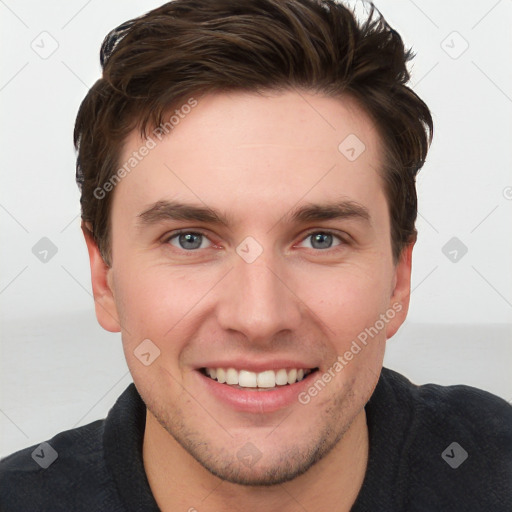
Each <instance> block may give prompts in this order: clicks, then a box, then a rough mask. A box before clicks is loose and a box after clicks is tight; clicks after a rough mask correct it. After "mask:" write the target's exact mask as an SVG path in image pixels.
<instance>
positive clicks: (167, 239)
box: [163, 229, 350, 254]
mask: <svg viewBox="0 0 512 512" xmlns="http://www.w3.org/2000/svg"><path fill="white" fill-rule="evenodd" d="M318 233H322V234H324V235H332V236H333V237H334V238H337V239H338V240H339V241H340V243H339V244H338V245H335V246H334V247H330V248H328V249H315V248H311V250H313V251H315V252H325V253H327V252H330V251H336V250H337V249H338V250H339V249H340V248H343V247H344V246H347V245H349V243H350V242H349V241H348V240H347V238H348V235H347V238H344V237H342V236H341V235H340V234H338V233H337V232H335V231H331V230H329V229H320V230H319V229H316V230H313V231H309V232H308V233H306V234H305V235H304V237H303V238H302V239H301V242H304V241H305V240H306V239H307V238H309V237H310V236H312V235H316V234H318ZM183 234H192V235H202V236H204V237H205V238H207V239H208V240H210V239H209V237H208V235H207V234H206V233H204V232H203V231H201V230H186V229H183V230H178V231H173V232H172V233H171V234H169V235H168V236H166V237H165V238H164V239H163V243H164V244H168V245H170V244H169V242H170V241H171V240H173V239H174V238H177V237H178V236H179V235H183ZM210 242H211V240H210ZM212 243H213V242H212ZM173 248H174V249H177V250H180V251H181V252H184V253H191V254H193V253H197V252H198V251H199V250H200V249H190V250H186V249H179V248H177V247H173Z"/></svg>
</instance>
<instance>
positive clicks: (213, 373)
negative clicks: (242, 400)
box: [206, 368, 310, 388]
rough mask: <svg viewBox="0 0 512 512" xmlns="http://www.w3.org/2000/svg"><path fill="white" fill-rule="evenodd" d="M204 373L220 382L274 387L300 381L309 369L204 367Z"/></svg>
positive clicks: (246, 386)
mask: <svg viewBox="0 0 512 512" xmlns="http://www.w3.org/2000/svg"><path fill="white" fill-rule="evenodd" d="M206 373H207V374H208V375H209V376H210V377H211V378H212V379H216V380H218V381H219V382H220V383H221V384H224V383H226V384H233V385H239V386H242V387H245V388H256V387H258V388H274V387H276V385H278V386H283V385H285V384H293V383H295V382H297V381H300V380H302V379H303V378H304V376H305V375H307V374H308V373H310V370H308V369H306V370H303V369H302V368H300V369H296V368H293V369H291V370H286V369H284V368H283V369H281V370H277V371H274V370H265V371H263V372H260V373H255V372H250V371H248V370H240V371H238V370H235V369H234V368H228V369H224V368H206Z"/></svg>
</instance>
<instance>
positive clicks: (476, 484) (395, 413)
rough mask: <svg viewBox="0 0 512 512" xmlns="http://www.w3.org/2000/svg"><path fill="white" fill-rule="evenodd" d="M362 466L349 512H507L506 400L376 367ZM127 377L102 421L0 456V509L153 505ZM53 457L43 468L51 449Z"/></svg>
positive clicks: (138, 404)
mask: <svg viewBox="0 0 512 512" xmlns="http://www.w3.org/2000/svg"><path fill="white" fill-rule="evenodd" d="M365 409H366V414H367V422H368V429H369V435H370V450H369V460H368V467H367V471H366V475H365V479H364V482H363V486H362V488H361V490H360V492H359V495H358V498H357V500H356V503H355V504H354V506H353V507H352V512H373V511H377V512H388V511H389V512H405V511H412V512H444V511H450V512H457V511H461V512H473V511H474V512H480V511H481V512H491V511H492V512H511V511H512V406H511V405H510V404H508V403H507V402H506V401H504V400H502V399H501V398H499V397H497V396H495V395H492V394H490V393H487V392H485V391H482V390H479V389H476V388H472V387H469V386H439V385H435V384H426V385H423V386H416V385H414V384H412V383H411V382H410V381H409V380H408V379H406V378H405V377H404V376H402V375H400V374H399V373H396V372H394V371H392V370H389V369H386V368H383V369H382V373H381V376H380V379H379V382H378V384H377V387H376V389H375V391H374V393H373V395H372V397H371V399H370V401H369V402H368V403H367V404H366V407H365ZM145 417H146V408H145V405H144V402H143V401H142V399H141V397H140V396H139V394H138V392H137V389H136V388H135V385H134V384H133V383H132V384H130V385H129V386H128V387H127V389H126V390H125V391H124V392H123V394H122V395H121V396H120V397H119V398H118V400H117V402H116V403H115V405H114V406H113V407H112V409H111V410H110V412H109V414H108V416H107V418H106V419H104V420H98V421H95V422H93V423H90V424H88V425H85V426H83V427H79V428H76V429H72V430H68V431H65V432H61V433H60V434H57V435H56V436H55V437H53V438H52V439H50V440H49V441H48V442H47V443H48V444H49V445H50V447H51V449H50V448H48V446H47V445H45V444H42V445H34V446H31V447H29V448H25V449H23V450H20V451H18V452H16V453H13V454H12V455H9V456H8V457H5V458H4V459H2V460H1V461H0V510H1V511H2V512H50V511H51V512H61V511H62V512H64V511H65V512H70V511H74V512H82V511H83V512H143V511H144V512H158V511H159V508H158V506H157V504H156V502H155V499H154V498H153V495H152V493H151V489H150V487H149V483H148V480H147V478H146V474H145V471H144V465H143V461H142V440H143V435H144V427H145ZM52 449H53V450H54V451H55V452H56V454H57V458H56V459H55V460H54V461H53V462H52V463H51V464H50V465H49V466H48V467H47V468H46V469H45V468H44V467H42V466H41V465H43V466H44V465H45V464H46V463H47V462H48V461H50V460H51V459H52V458H53V457H55V453H54V452H52V451H51V450H52Z"/></svg>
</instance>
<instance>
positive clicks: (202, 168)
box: [114, 91, 382, 208]
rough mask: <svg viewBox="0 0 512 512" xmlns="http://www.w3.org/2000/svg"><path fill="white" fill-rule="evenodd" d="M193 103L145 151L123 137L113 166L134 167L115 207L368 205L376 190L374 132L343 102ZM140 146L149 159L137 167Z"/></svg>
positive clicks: (290, 96) (270, 98)
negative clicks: (160, 203) (340, 201)
mask: <svg viewBox="0 0 512 512" xmlns="http://www.w3.org/2000/svg"><path fill="white" fill-rule="evenodd" d="M194 100H195V102H196V103H195V106H194V107H193V108H188V107H187V108H180V106H177V107H176V108H175V110H174V111H173V112H171V113H170V114H169V116H168V118H167V125H163V126H161V127H160V128H157V129H156V130H153V131H152V132H149V134H148V140H147V141H144V140H142V139H140V137H139V135H138V134H137V132H135V131H134V132H132V133H131V134H130V136H129V137H128V138H127V140H126V142H125V145H124V150H123V153H122V156H121V166H122V165H123V164H126V162H128V161H129V160H130V159H132V160H133V159H134V158H136V159H137V161H136V162H135V163H136V165H135V166H134V167H133V169H131V170H130V172H129V173H126V177H125V178H123V179H122V180H121V182H120V183H119V185H118V186H117V187H116V190H115V194H114V200H115V202H119V199H116V196H118V195H121V196H122V195H125V194H126V196H127V197H129V199H130V204H131V205H137V206H138V207H140V208H143V207H144V206H147V205H148V204H149V203H150V202H151V201H157V200H159V199H179V200H183V199H193V200H194V202H196V203H197V202H198V201H202V202H205V203H208V204H211V205H214V204H215V203H219V202H220V201H224V202H225V201H226V200H228V201H230V204H231V205H233V206H235V205H236V204H240V205H241V206H243V205H244V204H245V205H246V206H249V205H250V204H251V205H252V206H253V207H254V206H256V205H258V202H259V206H260V207H261V206H263V204H274V205H275V204H283V205H287V206H288V207H290V206H291V205H293V204H295V203H297V202H298V201H300V200H301V198H304V199H307V200H316V199H318V198H327V199H328V198H329V196H332V198H334V196H336V197H339V196H340V194H341V195H343V194H345V193H346V195H347V199H354V200H358V201H359V202H365V201H366V202H370V203H371V201H372V196H374V195H375V194H376V193H378V192H379V191H381V189H382V180H381V179H380V176H379V168H380V165H381V151H380V139H379V137H378V134H377V130H376V128H375V126H374V124H373V123H372V121H371V120H370V118H369V117H368V116H367V115H366V114H365V112H364V111H363V110H362V109H361V108H360V107H359V106H358V105H357V103H356V102H355V101H354V100H353V99H351V98H349V97H344V98H337V99H334V98H328V97H325V96H322V95H316V94H311V93H307V92H298V91H287V92H281V93H267V94H265V95H259V94H252V93H238V92H236V93H222V94H210V95H206V96H203V97H201V98H194ZM190 104H193V103H191V102H190V101H188V102H187V101H185V102H184V105H190ZM166 132H167V133H166ZM148 141H150V144H149V145H148ZM143 146H150V147H151V149H149V150H147V151H144V153H145V155H144V156H143V157H142V158H141V157H140V154H139V153H140V149H141V148H142V147H143ZM136 154H139V155H136ZM134 155H135V156H134ZM354 195H355V196H358V197H351V196H354ZM269 201H270V202H269Z"/></svg>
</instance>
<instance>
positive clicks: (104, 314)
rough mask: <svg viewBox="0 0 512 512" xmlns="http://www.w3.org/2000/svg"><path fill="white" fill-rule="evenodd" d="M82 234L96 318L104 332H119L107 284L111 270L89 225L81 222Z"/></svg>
mask: <svg viewBox="0 0 512 512" xmlns="http://www.w3.org/2000/svg"><path fill="white" fill-rule="evenodd" d="M82 232H83V234H84V237H85V243H86V244H87V251H88V253H89V262H90V265H91V283H92V292H93V296H94V306H95V309H96V318H97V319H98V322H99V324H100V325H101V326H102V327H103V329H105V330H106V331H109V332H121V325H120V323H119V316H118V314H117V307H116V303H115V300H114V294H113V292H112V289H111V286H110V284H109V275H110V272H112V269H111V268H110V267H109V266H108V265H107V264H106V263H105V261H104V260H103V257H102V256H101V253H100V250H99V248H98V245H97V243H96V241H95V240H94V237H93V234H92V230H91V229H90V224H89V223H85V222H82Z"/></svg>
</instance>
